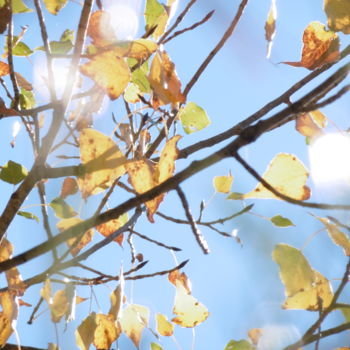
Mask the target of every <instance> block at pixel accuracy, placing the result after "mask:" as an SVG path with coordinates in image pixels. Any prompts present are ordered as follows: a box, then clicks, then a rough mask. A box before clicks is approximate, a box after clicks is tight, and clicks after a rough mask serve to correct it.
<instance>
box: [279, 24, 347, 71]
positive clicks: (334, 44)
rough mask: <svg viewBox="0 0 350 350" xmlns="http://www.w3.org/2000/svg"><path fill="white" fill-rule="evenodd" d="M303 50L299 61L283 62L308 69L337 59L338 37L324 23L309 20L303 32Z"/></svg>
mask: <svg viewBox="0 0 350 350" xmlns="http://www.w3.org/2000/svg"><path fill="white" fill-rule="evenodd" d="M303 43H304V46H303V50H302V55H301V61H300V62H283V63H285V64H289V65H291V66H294V67H304V68H307V69H310V70H313V69H316V68H320V67H322V66H323V65H324V64H326V63H332V62H335V61H337V60H338V59H339V57H340V56H339V54H340V53H339V38H338V35H337V34H336V33H334V32H332V31H327V30H326V29H325V26H324V24H322V23H320V22H311V23H310V24H309V25H308V26H307V27H306V29H305V31H304V34H303Z"/></svg>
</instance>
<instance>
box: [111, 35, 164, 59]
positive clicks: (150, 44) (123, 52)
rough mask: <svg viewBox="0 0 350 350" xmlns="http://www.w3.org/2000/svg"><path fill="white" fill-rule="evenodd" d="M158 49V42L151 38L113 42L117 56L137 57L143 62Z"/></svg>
mask: <svg viewBox="0 0 350 350" xmlns="http://www.w3.org/2000/svg"><path fill="white" fill-rule="evenodd" d="M157 49H158V45H157V43H155V42H154V41H153V40H149V39H136V40H133V41H121V42H117V43H115V44H113V51H114V52H115V54H116V55H117V56H119V57H129V58H135V59H137V60H139V61H142V62H144V61H146V60H147V59H148V57H149V56H151V55H152V53H153V52H155V51H156V50H157Z"/></svg>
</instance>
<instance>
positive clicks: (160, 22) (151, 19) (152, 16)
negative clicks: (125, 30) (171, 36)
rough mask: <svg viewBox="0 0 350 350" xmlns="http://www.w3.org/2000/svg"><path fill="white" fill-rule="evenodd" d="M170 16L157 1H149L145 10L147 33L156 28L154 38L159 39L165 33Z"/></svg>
mask: <svg viewBox="0 0 350 350" xmlns="http://www.w3.org/2000/svg"><path fill="white" fill-rule="evenodd" d="M168 19H169V15H168V13H167V11H166V9H165V7H164V5H162V4H161V3H159V2H158V1H157V0H147V1H146V8H145V22H146V32H147V31H149V30H150V29H152V28H154V27H155V30H154V31H153V34H152V36H153V37H154V39H158V38H159V37H160V36H161V35H162V34H163V33H164V31H165V28H166V26H167V23H168Z"/></svg>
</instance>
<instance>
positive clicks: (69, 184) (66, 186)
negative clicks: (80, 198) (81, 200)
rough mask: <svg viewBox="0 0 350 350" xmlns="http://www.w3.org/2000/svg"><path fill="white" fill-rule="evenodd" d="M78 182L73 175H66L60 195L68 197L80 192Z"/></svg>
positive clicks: (63, 197)
mask: <svg viewBox="0 0 350 350" xmlns="http://www.w3.org/2000/svg"><path fill="white" fill-rule="evenodd" d="M78 189H79V187H78V183H77V180H76V179H75V178H73V177H66V178H65V179H64V180H63V184H62V187H61V192H60V197H61V198H62V199H65V198H67V197H68V196H70V195H72V194H75V193H77V192H78Z"/></svg>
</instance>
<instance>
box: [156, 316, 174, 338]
mask: <svg viewBox="0 0 350 350" xmlns="http://www.w3.org/2000/svg"><path fill="white" fill-rule="evenodd" d="M156 321H157V331H158V333H159V334H160V335H163V336H164V337H171V336H172V335H173V333H174V325H173V324H171V323H170V322H169V321H168V320H167V317H166V316H164V315H163V314H159V313H158V314H156Z"/></svg>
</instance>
